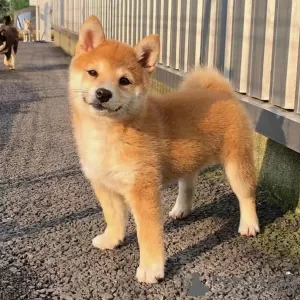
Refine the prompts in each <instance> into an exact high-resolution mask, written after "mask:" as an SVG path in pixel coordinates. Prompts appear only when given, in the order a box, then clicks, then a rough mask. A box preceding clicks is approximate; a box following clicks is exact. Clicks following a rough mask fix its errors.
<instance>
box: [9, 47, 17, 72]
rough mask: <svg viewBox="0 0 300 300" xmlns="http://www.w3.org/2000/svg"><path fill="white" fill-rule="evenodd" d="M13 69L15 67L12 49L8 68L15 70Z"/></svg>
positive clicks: (14, 56)
mask: <svg viewBox="0 0 300 300" xmlns="http://www.w3.org/2000/svg"><path fill="white" fill-rule="evenodd" d="M15 67H16V55H15V51H14V49H12V51H11V58H10V65H9V68H10V69H11V70H13V69H15Z"/></svg>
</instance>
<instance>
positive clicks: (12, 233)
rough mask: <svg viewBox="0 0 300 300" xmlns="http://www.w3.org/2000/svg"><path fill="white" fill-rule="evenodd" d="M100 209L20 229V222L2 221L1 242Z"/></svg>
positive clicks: (74, 213) (78, 218)
mask: <svg viewBox="0 0 300 300" xmlns="http://www.w3.org/2000/svg"><path fill="white" fill-rule="evenodd" d="M99 211H100V209H99V208H98V207H97V208H94V207H90V208H87V209H85V210H82V211H79V212H73V213H71V214H69V215H65V216H61V217H58V218H53V219H51V220H47V221H45V222H41V223H38V224H34V225H32V226H27V227H23V228H18V229H16V227H17V226H18V224H17V223H16V222H14V221H12V222H10V223H8V222H6V223H4V224H1V223H0V242H7V241H9V240H11V239H15V238H18V237H22V236H24V235H27V234H34V233H40V232H42V231H44V230H46V229H48V228H52V227H55V226H58V225H61V224H65V223H67V222H71V221H75V220H80V219H83V218H86V217H87V216H91V215H94V214H98V213H99ZM0 299H1V298H0Z"/></svg>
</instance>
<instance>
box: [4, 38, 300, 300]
mask: <svg viewBox="0 0 300 300" xmlns="http://www.w3.org/2000/svg"><path fill="white" fill-rule="evenodd" d="M69 61H70V59H69V57H68V56H66V55H65V54H63V53H62V51H61V50H59V49H58V48H56V47H54V46H53V45H51V44H42V43H31V44H29V43H28V44H21V45H20V50H19V54H18V56H17V70H15V71H9V70H6V69H5V68H4V66H3V65H2V58H1V64H0V299H1V300H19V299H30V300H33V299H53V300H55V299H56V300H58V299H66V300H70V299H74V300H75V299H76V300H77V299H78V300H84V299H91V300H94V299H95V300H98V299H156V300H158V299H168V300H173V299H186V297H187V294H188V291H189V288H190V285H191V283H192V281H196V283H195V284H193V285H192V289H191V290H190V293H192V294H195V293H196V294H197V293H200V294H201V293H202V294H203V295H204V294H205V296H202V297H201V299H272V300H274V299H281V300H283V299H300V296H299V295H300V287H299V286H300V277H299V267H298V266H299V265H297V263H298V260H297V257H296V256H295V255H294V254H295V251H294V249H297V248H295V247H294V246H293V245H294V244H292V243H295V242H300V240H299V235H296V234H295V232H296V231H297V230H299V219H297V218H295V217H293V216H290V217H289V218H288V219H287V218H282V217H281V215H282V214H281V212H280V210H279V209H277V208H276V207H273V206H270V205H269V204H267V202H266V199H267V197H268V194H267V193H266V192H265V191H258V200H259V205H258V210H259V216H260V219H261V223H262V225H263V228H264V233H263V234H261V235H260V236H258V237H257V238H255V239H246V238H241V237H239V236H238V235H237V228H238V216H239V214H238V206H237V201H236V199H235V197H234V195H233V194H232V192H231V190H230V188H229V186H228V185H227V183H226V181H225V180H224V178H223V176H222V173H220V171H218V170H217V171H211V172H209V173H205V174H203V175H200V176H199V180H198V189H197V193H196V197H195V198H196V200H195V207H194V210H193V213H192V214H191V216H189V217H188V218H187V219H186V220H184V221H171V220H168V218H167V212H168V211H169V210H170V208H171V206H172V204H173V203H174V200H175V197H176V192H177V187H176V186H171V187H168V188H166V189H165V190H164V194H163V197H164V200H165V215H166V226H165V232H166V236H165V241H166V249H167V253H168V261H167V264H166V279H165V280H164V281H163V282H161V283H160V284H157V285H153V286H147V285H141V284H138V283H137V282H136V281H135V278H134V276H135V270H136V267H137V264H138V246H137V240H136V235H135V228H134V226H133V222H132V220H131V221H130V224H129V228H128V232H127V236H126V240H125V242H124V244H123V245H122V246H121V247H119V248H118V249H116V250H113V251H104V252H102V251H100V250H97V249H94V248H92V245H91V240H92V238H93V237H94V236H95V235H97V234H98V233H99V232H100V231H103V229H104V228H105V223H104V220H103V215H102V213H101V210H100V208H99V206H98V204H97V201H96V199H95V197H94V196H93V193H92V191H91V188H90V186H89V184H88V183H87V181H86V180H85V179H84V178H83V175H82V173H81V171H80V167H79V164H78V159H77V155H76V150H75V147H74V142H73V137H72V132H71V126H70V119H69V111H68V103H67V88H66V87H67V80H68V79H67V77H68V70H67V69H68V64H69ZM278 228H279V229H280V230H282V232H284V234H280V233H281V232H280V231H279V233H278ZM282 236H288V239H284V238H282ZM297 246H298V244H297ZM291 249H293V251H294V252H293V251H291ZM197 274H198V275H199V276H200V280H201V282H202V284H200V282H199V281H198V280H197V278H196V277H197V276H198V275H197ZM194 277H195V278H196V279H195V278H194ZM192 278H194V279H193V280H192ZM190 299H193V298H192V297H191V298H190ZM195 299H199V298H195Z"/></svg>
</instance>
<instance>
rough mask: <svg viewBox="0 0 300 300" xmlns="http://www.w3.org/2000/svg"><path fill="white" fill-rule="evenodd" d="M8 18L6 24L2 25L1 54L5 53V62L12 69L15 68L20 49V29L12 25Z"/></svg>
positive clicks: (0, 29)
mask: <svg viewBox="0 0 300 300" xmlns="http://www.w3.org/2000/svg"><path fill="white" fill-rule="evenodd" d="M10 23H11V20H10V18H8V19H7V20H6V22H5V24H4V25H2V26H0V54H4V64H5V65H6V66H7V67H9V68H10V69H14V68H15V64H16V58H15V56H16V54H17V51H18V43H19V36H18V30H17V29H16V28H15V27H13V26H12V25H10Z"/></svg>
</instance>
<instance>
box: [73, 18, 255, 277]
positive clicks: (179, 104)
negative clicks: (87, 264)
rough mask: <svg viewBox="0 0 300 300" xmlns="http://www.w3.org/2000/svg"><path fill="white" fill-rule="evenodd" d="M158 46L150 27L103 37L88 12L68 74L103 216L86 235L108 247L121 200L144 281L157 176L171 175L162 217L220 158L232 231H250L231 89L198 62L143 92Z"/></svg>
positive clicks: (117, 234)
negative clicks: (142, 32) (175, 79)
mask: <svg viewBox="0 0 300 300" xmlns="http://www.w3.org/2000/svg"><path fill="white" fill-rule="evenodd" d="M159 51H160V41H159V37H158V36H157V35H150V36H148V37H146V38H144V39H143V40H142V41H140V42H139V43H138V44H137V45H136V46H135V47H131V46H130V45H127V44H124V43H120V42H118V41H115V40H107V39H106V38H105V34H104V31H103V28H102V25H101V23H100V21H99V20H98V18H97V17H95V16H91V17H89V18H88V19H87V20H86V22H85V23H84V24H83V26H82V28H81V31H80V34H79V41H78V44H77V47H76V54H75V56H74V57H73V59H72V62H71V65H70V82H69V92H70V106H71V110H72V118H73V127H74V135H75V139H76V142H77V147H78V152H79V156H80V160H81V164H82V168H83V171H84V173H85V176H86V177H87V178H88V179H89V181H90V182H91V184H92V187H93V189H94V191H95V194H96V196H97V198H98V200H99V202H100V204H101V206H102V209H103V213H104V217H105V220H106V223H107V227H106V229H105V231H104V233H102V234H100V235H98V236H96V237H95V238H94V239H93V245H94V246H95V247H98V248H100V249H113V248H114V247H116V246H117V245H118V244H119V243H120V242H122V240H123V239H124V235H125V230H126V221H127V212H128V209H127V208H128V207H129V208H130V210H131V212H132V214H133V217H134V220H135V223H136V228H137V236H138V242H139V248H140V264H139V267H138V269H137V273H136V276H137V279H138V281H140V282H146V283H155V282H157V280H158V279H159V278H163V277H164V264H165V254H164V239H163V214H162V204H161V199H160V193H161V192H160V191H161V187H162V186H163V185H164V184H165V183H169V182H172V181H178V182H179V194H178V197H177V200H176V203H175V206H174V208H173V209H172V211H171V212H170V217H172V218H182V217H185V216H187V215H188V214H189V212H190V211H191V209H192V198H193V191H194V188H195V179H196V177H197V174H198V172H199V170H201V169H203V168H205V167H207V166H208V165H210V164H217V163H221V164H222V165H223V166H224V169H225V172H226V175H227V177H228V179H229V182H230V184H231V187H232V189H233V191H234V193H235V194H236V195H237V198H238V200H239V205H240V214H241V215H240V225H239V232H240V234H242V235H246V236H255V235H256V233H257V232H259V225H258V218H257V214H256V206H255V188H256V176H255V168H254V159H253V141H252V138H253V132H252V129H251V125H250V122H249V120H248V118H247V115H246V113H245V111H244V109H243V108H242V106H241V105H240V104H239V102H238V100H237V99H236V96H235V93H234V91H233V89H232V88H231V86H230V84H229V83H228V82H227V80H226V79H225V78H223V77H222V76H221V75H220V74H219V73H217V72H216V71H214V70H210V69H206V68H199V69H197V70H195V71H194V72H191V73H190V74H188V75H187V76H186V78H185V80H184V81H183V83H182V85H181V86H180V87H179V89H178V91H176V92H172V93H169V94H164V95H161V96H155V97H154V96H150V95H149V94H148V90H149V84H150V78H149V74H150V73H152V72H153V71H154V69H155V63H156V61H157V59H158V56H159Z"/></svg>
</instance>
